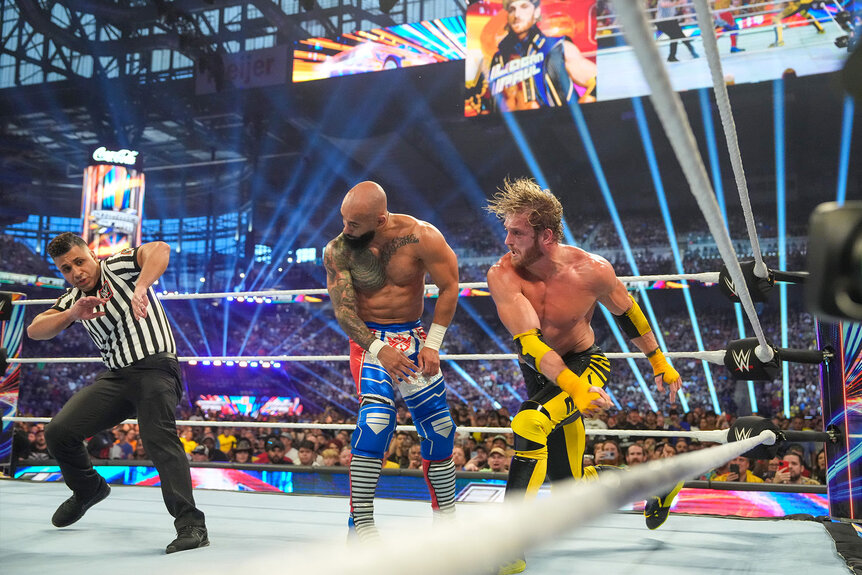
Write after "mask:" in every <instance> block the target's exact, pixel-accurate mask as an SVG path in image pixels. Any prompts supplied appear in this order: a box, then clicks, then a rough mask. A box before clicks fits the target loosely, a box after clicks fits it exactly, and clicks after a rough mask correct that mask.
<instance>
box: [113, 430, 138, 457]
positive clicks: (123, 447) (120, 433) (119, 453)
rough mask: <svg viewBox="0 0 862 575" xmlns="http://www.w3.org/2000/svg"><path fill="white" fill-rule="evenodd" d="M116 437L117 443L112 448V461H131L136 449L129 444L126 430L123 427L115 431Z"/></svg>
mask: <svg viewBox="0 0 862 575" xmlns="http://www.w3.org/2000/svg"><path fill="white" fill-rule="evenodd" d="M114 437H115V438H116V441H115V442H114V445H113V447H111V459H131V458H132V454H134V453H135V448H134V447H132V444H131V443H129V442H128V440H127V438H126V430H125V429H123V428H122V427H117V428H116V429H114Z"/></svg>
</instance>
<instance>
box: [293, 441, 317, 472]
mask: <svg viewBox="0 0 862 575" xmlns="http://www.w3.org/2000/svg"><path fill="white" fill-rule="evenodd" d="M297 452H298V453H299V464H300V465H308V466H311V465H316V464H317V454H316V453H315V452H314V443H313V442H311V441H309V440H307V439H304V440H302V441H300V442H299V447H298V448H297Z"/></svg>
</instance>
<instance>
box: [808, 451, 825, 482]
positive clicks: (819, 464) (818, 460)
mask: <svg viewBox="0 0 862 575" xmlns="http://www.w3.org/2000/svg"><path fill="white" fill-rule="evenodd" d="M811 477H812V478H813V479H816V480H817V481H818V482H819V483H820V484H821V485H826V450H825V449H821V450H820V451H818V452H817V455H815V456H814V469H812V470H811Z"/></svg>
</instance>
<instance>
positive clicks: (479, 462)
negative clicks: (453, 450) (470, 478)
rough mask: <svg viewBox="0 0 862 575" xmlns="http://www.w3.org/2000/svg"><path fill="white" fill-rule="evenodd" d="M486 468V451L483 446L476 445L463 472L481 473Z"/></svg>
mask: <svg viewBox="0 0 862 575" xmlns="http://www.w3.org/2000/svg"><path fill="white" fill-rule="evenodd" d="M487 467H488V450H487V449H485V446H484V445H476V449H475V450H474V451H473V457H472V458H471V459H470V461H468V462H467V465H466V466H465V470H467V471H481V470H482V469H485V468H487Z"/></svg>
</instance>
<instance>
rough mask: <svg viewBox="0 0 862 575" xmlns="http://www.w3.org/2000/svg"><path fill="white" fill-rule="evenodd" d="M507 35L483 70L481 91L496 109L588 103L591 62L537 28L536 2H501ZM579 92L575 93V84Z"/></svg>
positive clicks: (593, 83) (564, 41)
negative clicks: (573, 101)
mask: <svg viewBox="0 0 862 575" xmlns="http://www.w3.org/2000/svg"><path fill="white" fill-rule="evenodd" d="M503 10H505V11H506V12H507V25H506V28H507V30H508V33H507V34H506V36H505V37H504V38H503V39H502V40H501V41H500V43H499V45H498V46H497V52H496V53H495V54H494V56H493V58H492V59H491V65H490V67H489V70H488V78H487V89H488V91H489V93H490V99H491V101H492V102H493V105H495V106H496V107H497V108H498V109H499V110H500V111H503V112H507V111H513V110H530V109H535V108H540V107H545V106H562V105H564V104H565V103H567V102H569V101H571V99H572V98H573V97H574V98H577V99H578V101H579V102H581V103H585V102H594V101H595V100H596V98H595V94H594V92H595V88H596V70H597V69H596V63H595V62H594V61H593V60H590V59H589V58H587V57H585V56H584V55H583V54H582V53H581V51H580V50H578V47H577V46H575V44H574V43H573V42H572V41H571V40H570V39H569V38H567V37H565V36H546V35H545V34H544V33H543V32H542V31H541V30H540V29H539V25H538V24H539V20H540V18H541V15H542V6H541V1H540V0H503ZM576 85H577V86H580V87H581V88H582V89H583V93H582V94H581V95H580V96H577V94H576V88H575V86H576Z"/></svg>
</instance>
